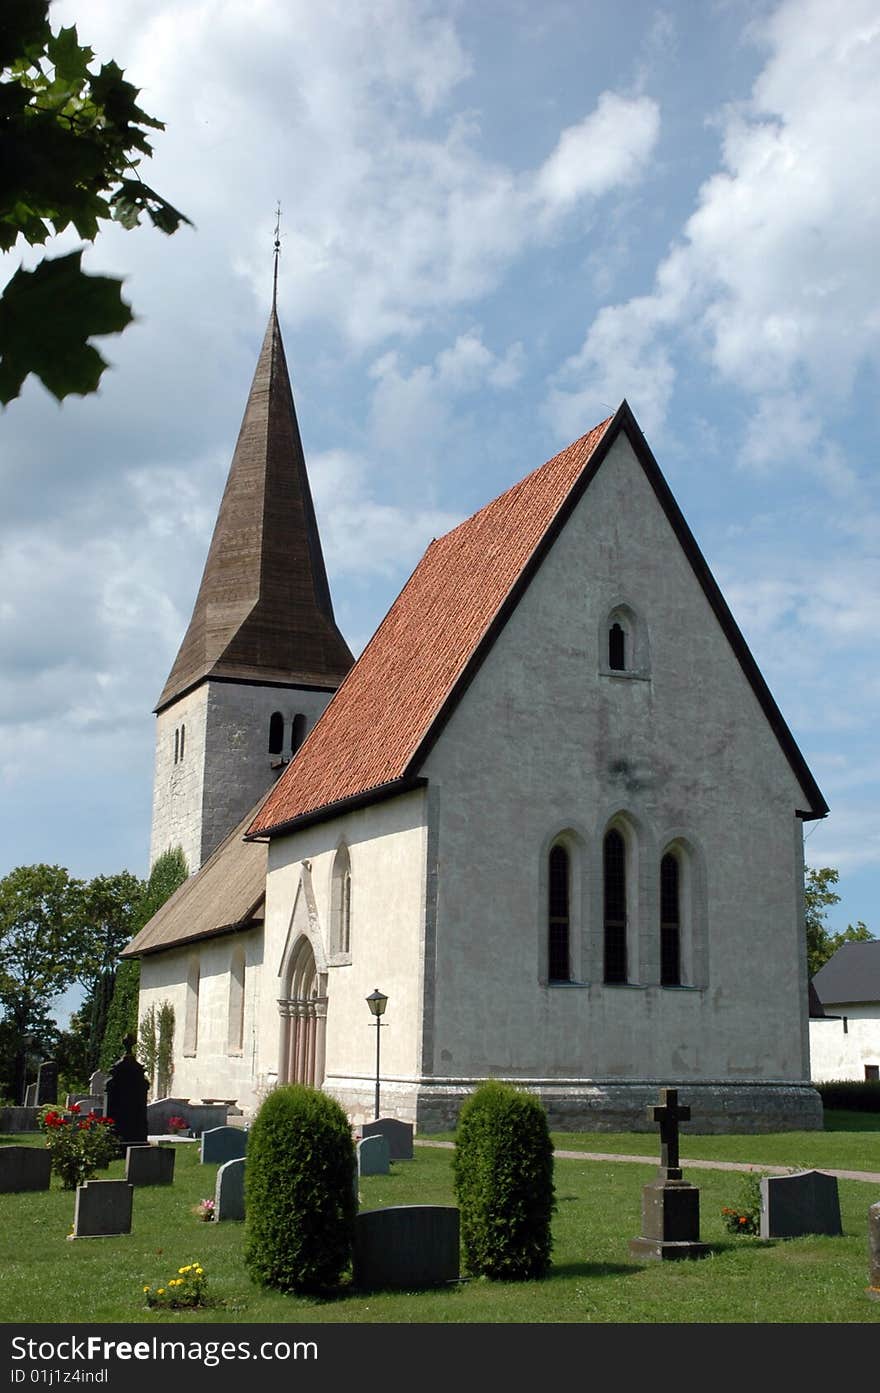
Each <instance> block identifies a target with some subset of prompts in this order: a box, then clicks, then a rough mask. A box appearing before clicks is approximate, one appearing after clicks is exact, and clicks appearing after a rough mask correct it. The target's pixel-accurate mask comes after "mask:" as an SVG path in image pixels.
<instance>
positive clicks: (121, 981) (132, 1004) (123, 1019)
mask: <svg viewBox="0 0 880 1393" xmlns="http://www.w3.org/2000/svg"><path fill="white" fill-rule="evenodd" d="M188 875H189V867H188V866H187V864H186V857H185V856H184V854H183V849H182V848H181V847H179V846H176V847H172V848H171V849H170V850H169V851H163V853H162V855H161V856H158V857H157V858H156V861H155V863H154V865H153V869H152V870H151V871H150V875H149V879H148V880H147V883H146V887H145V889H144V893H143V895H142V897H141V899H140V900H139V902H138V904H137V907H136V909H135V911H134V914H133V916H132V922H131V928H130V933H129V938H133V937H134V935H135V934H136V933H138V932H139V931H140V930H141V929H142V928H143V927H144V924H146V923H147V921H148V920H149V919H152V917H153V915H154V914H155V913H156V910H157V909H161V907H162V905H163V904H164V903H165V901H166V900H167V899H168V898H169V897H170V896H171V895H173V894H174V891H175V890H176V889H177V887H178V886H179V885H182V884H183V882H184V881H185V880H186V879H187V876H188ZM126 941H128V940H126ZM139 989H140V964H139V963H138V961H137V960H136V959H134V958H125V959H123V961H122V962H121V963H120V964H119V968H118V970H117V973H116V982H115V985H114V992H113V998H112V1000H111V1002H110V1006H109V1008H108V1011H107V1027H106V1030H105V1032H104V1039H103V1042H102V1044H101V1049H100V1066H101V1068H102V1069H109V1068H110V1066H111V1065H112V1064H114V1063H115V1062H116V1060H117V1059H118V1058H119V1057H120V1055H121V1054H122V1053H123V1045H122V1041H123V1039H124V1038H125V1036H126V1035H129V1034H131V1035H137V1033H138V992H139Z"/></svg>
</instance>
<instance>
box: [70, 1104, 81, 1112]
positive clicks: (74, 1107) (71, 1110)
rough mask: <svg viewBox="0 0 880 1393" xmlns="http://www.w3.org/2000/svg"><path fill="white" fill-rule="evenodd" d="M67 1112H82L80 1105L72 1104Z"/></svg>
mask: <svg viewBox="0 0 880 1393" xmlns="http://www.w3.org/2000/svg"><path fill="white" fill-rule="evenodd" d="M67 1111H68V1112H79V1111H80V1106H79V1103H71V1105H70V1107H69V1108H68V1110H67Z"/></svg>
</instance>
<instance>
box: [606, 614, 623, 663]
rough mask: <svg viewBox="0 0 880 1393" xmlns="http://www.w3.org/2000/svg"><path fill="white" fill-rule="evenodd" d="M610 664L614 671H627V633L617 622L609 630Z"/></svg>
mask: <svg viewBox="0 0 880 1393" xmlns="http://www.w3.org/2000/svg"><path fill="white" fill-rule="evenodd" d="M608 666H609V667H610V669H611V671H612V672H625V671H626V634H625V632H624V630H623V628H622V627H621V625H620V624H617V623H614V624H612V625H611V628H610V629H609V630H608Z"/></svg>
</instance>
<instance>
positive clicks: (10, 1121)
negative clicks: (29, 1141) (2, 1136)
mask: <svg viewBox="0 0 880 1393" xmlns="http://www.w3.org/2000/svg"><path fill="white" fill-rule="evenodd" d="M38 1117H39V1113H38V1112H37V1109H36V1108H24V1107H22V1108H16V1107H13V1108H0V1132H39V1130H40V1126H39V1122H38V1121H37V1119H38Z"/></svg>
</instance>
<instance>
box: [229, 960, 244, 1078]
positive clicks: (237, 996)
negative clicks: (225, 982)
mask: <svg viewBox="0 0 880 1393" xmlns="http://www.w3.org/2000/svg"><path fill="white" fill-rule="evenodd" d="M244 975H245V953H244V949H243V948H242V947H241V945H240V944H239V945H238V947H237V948H236V949H235V951H234V952H233V954H232V961H231V963H230V964H229V1009H228V1015H227V1037H226V1050H227V1053H228V1054H241V1052H242V1050H243V1048H244Z"/></svg>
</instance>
